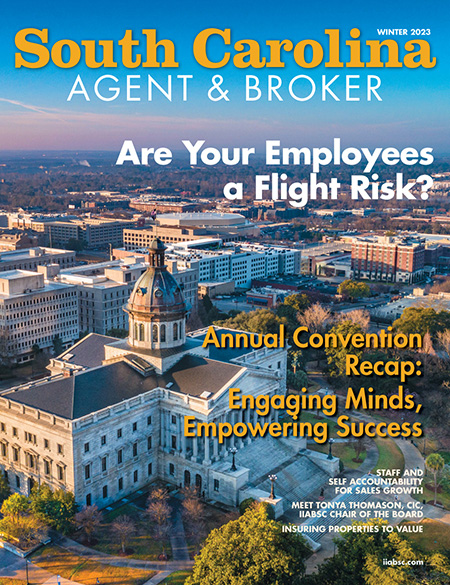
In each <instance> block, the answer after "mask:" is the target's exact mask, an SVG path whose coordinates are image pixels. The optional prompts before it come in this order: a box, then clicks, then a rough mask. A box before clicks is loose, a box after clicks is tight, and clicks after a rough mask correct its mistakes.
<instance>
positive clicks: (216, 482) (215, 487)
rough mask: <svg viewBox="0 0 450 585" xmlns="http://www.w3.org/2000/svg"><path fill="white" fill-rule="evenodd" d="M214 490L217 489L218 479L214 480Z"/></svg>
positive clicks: (216, 490)
mask: <svg viewBox="0 0 450 585" xmlns="http://www.w3.org/2000/svg"><path fill="white" fill-rule="evenodd" d="M214 491H215V492H218V491H219V480H218V479H215V480H214Z"/></svg>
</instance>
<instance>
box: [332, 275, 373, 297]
mask: <svg viewBox="0 0 450 585" xmlns="http://www.w3.org/2000/svg"><path fill="white" fill-rule="evenodd" d="M337 292H338V294H340V295H342V296H343V297H347V298H349V299H351V300H352V301H354V300H355V299H362V298H364V297H368V296H370V287H369V285H368V284H367V283H365V282H357V281H356V280H350V279H349V280H344V282H341V284H340V285H339V286H338V289H337Z"/></svg>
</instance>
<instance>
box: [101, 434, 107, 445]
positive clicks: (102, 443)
mask: <svg viewBox="0 0 450 585" xmlns="http://www.w3.org/2000/svg"><path fill="white" fill-rule="evenodd" d="M100 445H101V446H102V447H103V445H106V435H102V436H101V437H100Z"/></svg>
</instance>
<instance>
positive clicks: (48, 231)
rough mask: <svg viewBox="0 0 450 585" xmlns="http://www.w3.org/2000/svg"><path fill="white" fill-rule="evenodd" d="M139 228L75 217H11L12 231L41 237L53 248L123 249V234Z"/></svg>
mask: <svg viewBox="0 0 450 585" xmlns="http://www.w3.org/2000/svg"><path fill="white" fill-rule="evenodd" d="M135 225H136V222H135V221H134V220H123V219H111V218H103V217H99V218H91V217H82V218H79V217H76V216H68V217H64V216H60V217H52V216H28V215H23V214H11V215H10V217H9V227H10V228H19V229H27V230H31V231H32V232H34V233H36V234H38V235H40V237H41V239H42V241H43V242H44V243H45V244H46V245H49V246H50V247H52V246H66V245H67V243H68V242H70V241H80V242H84V244H85V245H86V247H88V248H106V247H108V246H109V245H112V246H122V245H123V230H124V229H126V228H132V227H134V226H135Z"/></svg>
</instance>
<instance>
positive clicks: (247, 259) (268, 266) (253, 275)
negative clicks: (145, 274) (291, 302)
mask: <svg viewBox="0 0 450 585" xmlns="http://www.w3.org/2000/svg"><path fill="white" fill-rule="evenodd" d="M172 254H174V255H175V256H176V257H177V258H178V265H179V266H183V267H188V268H197V269H198V273H199V282H202V283H207V282H222V281H227V280H233V281H234V282H235V284H236V286H237V287H241V288H249V287H250V286H251V283H252V280H254V279H261V278H267V277H269V276H275V275H277V274H299V273H300V265H301V251H300V250H296V249H290V248H283V247H278V246H275V247H269V246H263V245H260V244H255V245H252V244H240V245H236V246H234V245H229V246H226V247H224V248H222V249H220V250H201V249H195V248H194V247H186V248H183V247H181V246H174V247H173V249H172Z"/></svg>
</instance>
